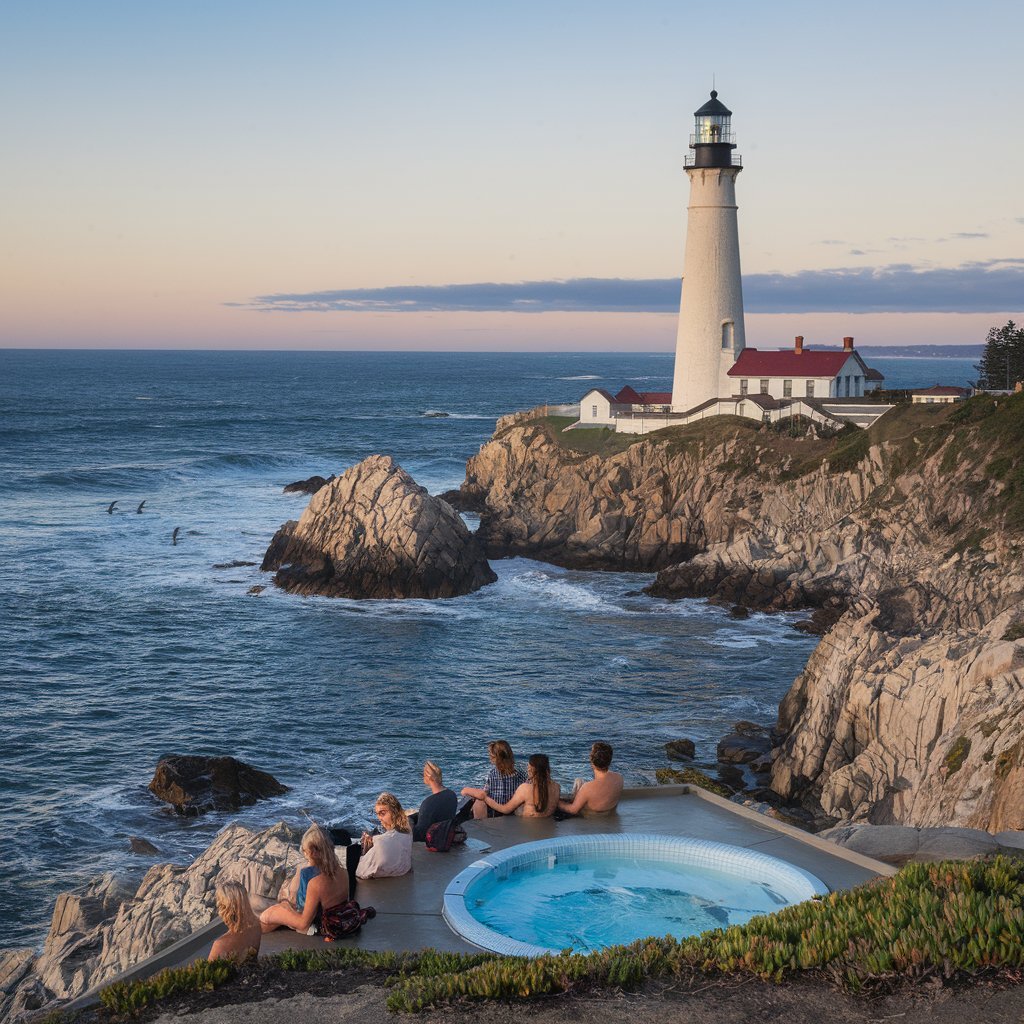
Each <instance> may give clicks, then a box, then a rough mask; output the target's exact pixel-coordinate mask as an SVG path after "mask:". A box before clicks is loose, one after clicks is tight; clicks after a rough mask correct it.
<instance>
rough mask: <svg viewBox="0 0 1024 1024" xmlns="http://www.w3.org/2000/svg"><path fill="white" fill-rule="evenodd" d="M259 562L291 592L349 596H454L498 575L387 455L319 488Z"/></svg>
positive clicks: (464, 532)
mask: <svg viewBox="0 0 1024 1024" xmlns="http://www.w3.org/2000/svg"><path fill="white" fill-rule="evenodd" d="M262 568H263V569H264V570H277V571H276V574H275V576H274V582H275V583H276V584H277V585H278V586H279V587H282V588H283V589H285V590H288V591H291V592H292V593H298V594H322V595H325V596H329V597H350V598H409V597H412V598H437V597H457V596H459V595H461V594H469V593H472V592H473V591H474V590H478V589H479V588H480V587H483V586H486V585H487V584H488V583H493V582H494V581H495V580H496V579H497V576H496V575H495V574H494V572H492V570H491V567H490V566H489V565H488V564H487V561H486V559H485V557H484V554H483V551H482V549H481V547H480V545H479V543H478V542H477V540H476V539H475V538H474V537H473V536H472V535H471V534H470V532H469V530H468V529H467V527H466V524H465V523H464V522H463V521H462V518H461V517H460V516H459V515H458V513H457V512H455V510H454V509H453V508H452V507H451V506H450V505H449V504H448V503H447V502H444V501H441V500H440V499H439V498H435V497H432V496H431V495H430V494H428V493H427V491H426V490H424V488H422V487H420V486H419V485H418V484H417V483H416V482H415V481H414V480H413V479H412V477H410V476H409V474H408V473H406V472H405V471H404V470H403V469H401V467H399V466H398V465H397V464H396V463H395V462H394V460H393V459H391V458H390V457H388V456H384V455H374V456H371V457H370V458H368V459H364V460H363V461H362V462H360V463H359V464H358V465H356V466H353V467H352V468H351V469H349V470H347V471H346V472H345V473H343V474H342V475H341V476H339V477H337V478H336V479H335V480H333V481H332V482H331V483H330V484H329V485H328V486H326V487H324V488H322V489H321V490H319V491H317V493H316V494H314V495H313V497H312V498H311V499H310V502H309V505H308V506H307V507H306V511H305V512H303V514H302V517H301V518H300V519H299V520H298V522H289V523H286V524H285V525H284V526H283V527H282V528H281V530H279V531H278V533H277V535H276V536H275V537H274V539H273V540H272V541H271V543H270V547H269V548H268V550H267V554H266V557H265V558H264V560H263V565H262Z"/></svg>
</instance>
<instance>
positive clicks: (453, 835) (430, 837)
mask: <svg viewBox="0 0 1024 1024" xmlns="http://www.w3.org/2000/svg"><path fill="white" fill-rule="evenodd" d="M465 841H466V830H465V829H464V828H462V826H461V825H456V824H455V819H454V818H446V819H445V820H444V821H435V822H434V824H433V825H431V826H430V828H428V829H427V834H426V836H425V838H424V842H425V844H426V847H427V849H428V850H430V852H431V853H447V852H448V851H449V850H450V849H451V848H452V844H453V843H455V844H460V843H464V842H465Z"/></svg>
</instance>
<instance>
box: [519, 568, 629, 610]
mask: <svg viewBox="0 0 1024 1024" xmlns="http://www.w3.org/2000/svg"><path fill="white" fill-rule="evenodd" d="M508 582H509V585H510V586H512V587H514V588H515V589H516V590H520V591H524V592H526V593H527V594H529V595H530V596H539V597H541V598H543V600H544V601H545V602H548V603H551V604H554V605H556V606H557V607H559V608H562V609H565V610H568V611H581V612H604V613H607V614H612V615H631V614H633V613H632V612H629V611H627V610H626V609H624V608H620V607H619V606H618V605H615V604H612V603H611V602H610V601H606V600H605V599H604V598H603V597H601V595H600V594H598V593H596V592H595V591H594V590H592V589H591V588H590V587H588V586H586V585H584V584H582V583H574V582H572V581H570V580H567V579H564V578H559V577H555V576H551V575H549V574H548V573H546V572H543V571H541V570H539V569H532V570H530V571H528V572H524V573H522V574H521V575H519V576H515V577H513V578H512V579H510V580H509V581H508Z"/></svg>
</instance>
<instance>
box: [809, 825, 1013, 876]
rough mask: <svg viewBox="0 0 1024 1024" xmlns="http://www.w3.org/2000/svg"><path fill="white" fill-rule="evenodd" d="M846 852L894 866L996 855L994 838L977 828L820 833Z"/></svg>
mask: <svg viewBox="0 0 1024 1024" xmlns="http://www.w3.org/2000/svg"><path fill="white" fill-rule="evenodd" d="M821 836H822V838H824V839H831V840H832V842H834V843H836V844H837V845H839V846H842V847H845V848H846V849H847V850H853V851H854V852H855V853H860V854H863V855H864V856H865V857H873V858H874V859H875V860H880V861H884V862H885V863H887V864H895V865H897V866H899V865H903V864H906V863H908V862H909V861H940V860H964V859H968V858H971V857H982V856H986V855H988V854H992V853H998V852H999V850H1000V848H1001V847H1000V844H999V842H998V841H997V840H996V838H995V837H993V836H991V835H989V834H988V832H984V831H982V830H981V829H976V828H913V827H911V826H908V825H858V824H849V823H847V824H843V825H837V826H836V827H835V828H831V829H828V830H826V831H824V832H822V833H821Z"/></svg>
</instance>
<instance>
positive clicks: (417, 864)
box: [198, 786, 893, 955]
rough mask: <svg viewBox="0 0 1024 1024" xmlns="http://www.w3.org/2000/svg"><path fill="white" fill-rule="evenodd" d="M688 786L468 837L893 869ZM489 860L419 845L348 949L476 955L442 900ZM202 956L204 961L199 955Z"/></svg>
mask: <svg viewBox="0 0 1024 1024" xmlns="http://www.w3.org/2000/svg"><path fill="white" fill-rule="evenodd" d="M708 797H709V794H704V793H702V792H698V791H696V790H692V791H691V790H689V789H688V788H687V787H682V786H681V787H676V786H673V787H659V788H650V789H637V790H631V791H628V793H627V794H626V795H625V796H624V799H623V800H622V802H621V803H620V804H619V810H618V812H617V813H615V814H612V815H608V816H605V817H599V818H573V819H570V820H567V821H558V822H556V821H553V820H552V819H550V818H544V819H531V818H518V817H510V818H491V819H489V820H487V821H479V822H477V821H473V822H469V823H468V824H467V825H466V832H467V833H468V834H469V836H470V837H471V838H473V839H478V840H481V841H482V842H485V843H487V844H489V845H490V847H491V849H492V850H503V849H505V848H506V847H509V846H514V845H516V844H517V843H527V842H531V841H533V840H535V839H550V838H552V837H553V836H556V835H558V836H567V835H586V834H595V833H608V832H629V833H633V834H637V833H644V832H654V833H659V834H662V835H672V836H687V837H689V838H693V839H711V840H714V841H715V842H720V843H730V844H732V845H733V846H742V847H746V848H748V849H756V850H758V851H760V852H762V853H767V854H769V855H771V856H774V857H779V858H781V859H783V860H787V861H789V862H790V863H792V864H796V865H798V866H799V867H802V868H804V869H806V870H807V871H810V872H811V873H812V874H814V875H817V876H818V878H820V879H821V880H822V881H823V882H825V884H826V885H828V887H829V888H830V889H848V888H850V887H852V886H854V885H858V884H859V883H861V882H865V881H867V880H868V879H870V878H874V877H876V876H877V875H879V874H889V873H891V872H892V870H893V869H892V868H890V867H889V866H888V865H884V864H878V863H876V862H873V861H870V860H868V859H867V858H863V857H856V856H855V855H851V854H849V853H847V852H846V851H843V850H840V849H839V847H836V846H834V845H833V844H831V843H826V842H824V841H822V840H816V839H815V838H814V837H813V836H811V835H808V834H807V833H804V832H800V831H799V830H797V829H792V828H789V827H788V826H785V825H781V823H778V822H775V821H774V820H773V819H768V818H764V817H763V816H762V815H758V814H754V813H753V812H750V811H747V810H746V809H745V808H742V807H739V806H738V805H737V804H734V803H731V802H730V801H727V800H721V799H720V798H716V797H711V798H710V799H709V798H708ZM482 856H484V854H483V853H481V852H480V851H478V850H472V849H469V848H466V847H452V850H451V852H450V853H430V852H429V851H428V850H426V848H425V847H424V846H423V845H422V844H420V843H417V844H416V845H415V846H414V847H413V870H412V872H411V873H410V874H408V875H403V876H402V877H400V878H373V879H369V880H367V881H360V883H359V887H358V889H357V891H356V899H358V900H359V902H360V904H362V905H363V906H371V907H374V908H375V909H376V911H377V917H376V918H375V919H374V920H373V921H371V922H369V923H368V924H367V925H366V927H364V928H363V929H362V930H361V931H360V932H359V934H358V935H357V936H356V937H355V938H353V939H346V940H345V944H346V945H352V946H358V947H360V948H362V949H373V950H405V949H420V948H424V947H427V946H432V947H433V948H434V949H443V950H452V951H461V952H472V951H475V949H476V947H474V946H471V945H470V944H469V943H467V942H466V941H465V940H463V939H461V938H459V937H458V936H457V935H455V934H454V933H453V932H452V931H451V930H450V929H449V927H448V925H447V924H445V922H444V920H443V919H442V917H441V904H442V895H443V893H444V890H445V887H446V886H447V884H448V883H449V882H450V881H451V880H452V878H454V877H455V875H457V874H458V873H459V872H460V871H462V870H463V869H464V868H466V867H468V866H469V865H470V864H472V863H473V862H474V861H475V860H478V859H479V858H480V857H482ZM322 946H323V939H321V938H319V937H318V936H306V935H297V934H295V933H294V932H291V931H285V930H278V931H276V932H272V933H270V934H269V935H265V936H264V937H263V945H262V948H261V954H263V955H267V954H271V953H277V952H280V951H281V950H282V949H289V948H291V949H295V948H303V947H316V948H322ZM198 955H202V954H201V953H199V954H198Z"/></svg>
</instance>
